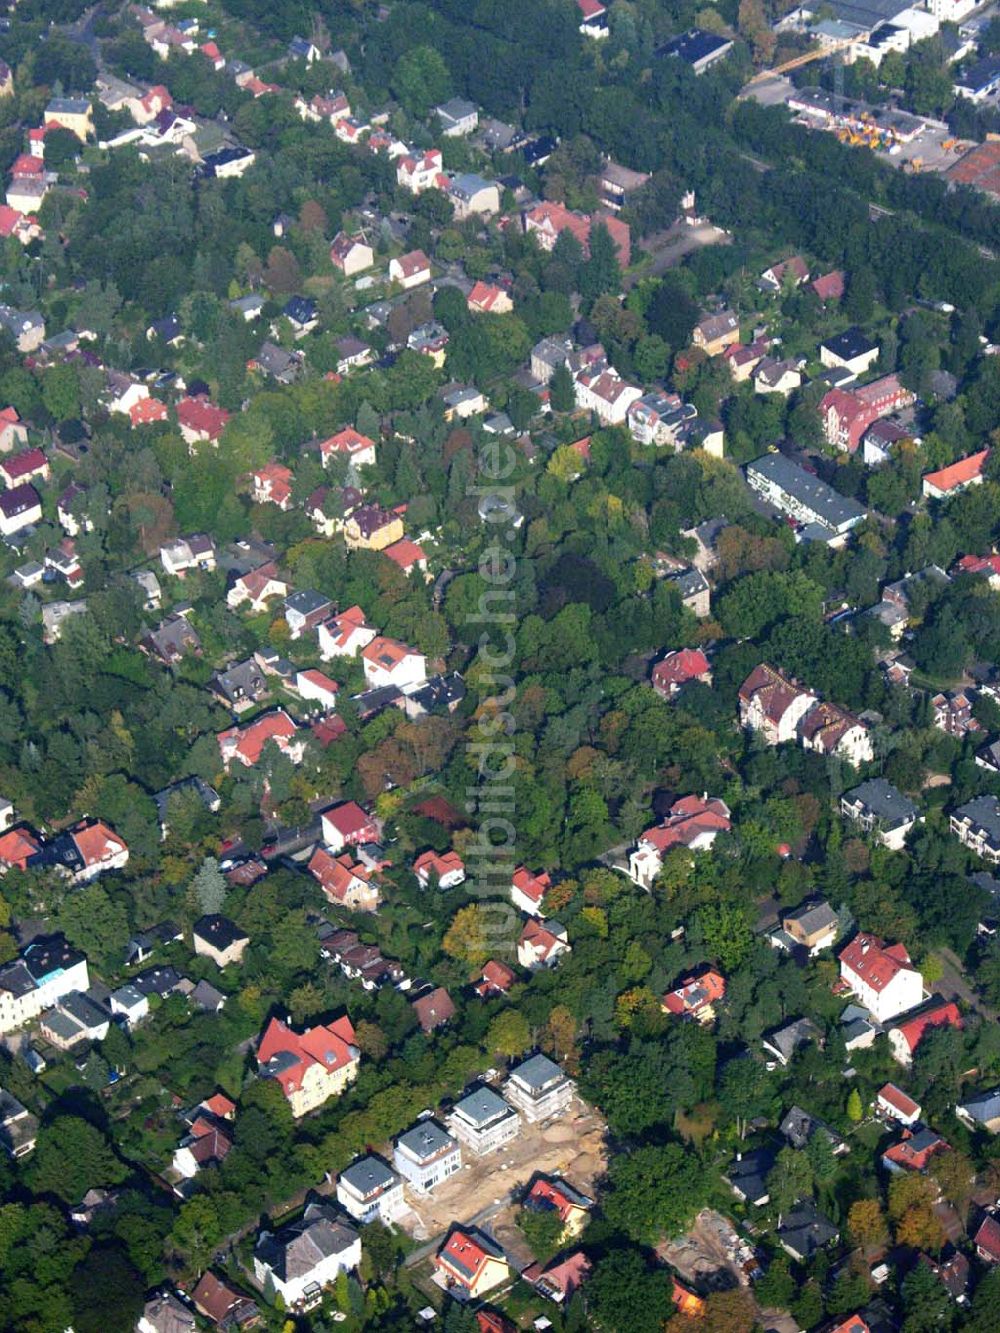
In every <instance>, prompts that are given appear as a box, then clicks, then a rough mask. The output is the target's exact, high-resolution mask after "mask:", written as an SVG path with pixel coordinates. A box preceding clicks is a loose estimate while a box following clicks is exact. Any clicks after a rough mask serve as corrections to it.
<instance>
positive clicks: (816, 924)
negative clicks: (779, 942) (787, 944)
mask: <svg viewBox="0 0 1000 1333" xmlns="http://www.w3.org/2000/svg"><path fill="white" fill-rule="evenodd" d="M781 928H782V930H783V931H784V932H785V934H786V935H787V936H788V937H789V939H790V940H791V941H792V943H793V944H794V945H797V946H798V947H800V948H803V949H806V950H808V952H809V954H810V956H814V955H815V954H818V953H821V952H822V951H823V950H824V949H828V948H829V947H830V945H831V944H833V942H834V941H835V940H836V938H837V934H838V932H839V930H840V918H839V917H838V916H837V913H836V912H835V911H834V910H833V908H832V907H831V906H830V904H829V903H828V902H826V901H825V900H823V899H820V900H819V901H818V902H808V903H803V904H802V906H801V907H796V908H795V910H794V911H793V912H785V913H784V914H783V916H782V918H781Z"/></svg>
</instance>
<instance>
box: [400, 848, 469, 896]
mask: <svg viewBox="0 0 1000 1333" xmlns="http://www.w3.org/2000/svg"><path fill="white" fill-rule="evenodd" d="M413 873H414V875H416V877H417V882H418V883H419V885H420V887H421V888H422V889H426V888H428V887H430V886H433V887H434V888H436V889H442V890H443V889H453V888H455V887H457V885H459V884H461V883H463V882H464V880H465V864H464V862H463V861H462V858H461V857H460V856H459V854H458V852H454V851H450V852H435V851H433V850H429V851H426V852H421V854H420V855H419V856H418V857H417V859H416V860H415V861H414V862H413Z"/></svg>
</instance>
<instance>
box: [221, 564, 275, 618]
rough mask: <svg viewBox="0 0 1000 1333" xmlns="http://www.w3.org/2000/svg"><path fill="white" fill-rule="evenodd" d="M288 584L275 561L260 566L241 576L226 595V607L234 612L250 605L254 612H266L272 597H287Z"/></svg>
mask: <svg viewBox="0 0 1000 1333" xmlns="http://www.w3.org/2000/svg"><path fill="white" fill-rule="evenodd" d="M287 596H288V584H287V583H286V582H285V580H284V579H283V578H281V577H280V576H279V574H278V567H277V565H275V563H274V561H273V560H269V561H268V562H267V563H266V564H263V565H258V567H257V568H256V569H251V570H248V571H247V573H246V574H240V575H238V577H237V578H236V579H235V580H234V582H233V585H232V587H231V588H230V589H229V591H228V592H227V593H226V605H227V606H229V607H230V608H231V609H232V610H234V611H235V610H236V608H237V607H238V606H242V605H243V603H244V602H246V603H248V604H249V610H250V611H253V612H258V611H265V610H266V609H267V604H268V602H269V601H270V600H271V598H272V597H287Z"/></svg>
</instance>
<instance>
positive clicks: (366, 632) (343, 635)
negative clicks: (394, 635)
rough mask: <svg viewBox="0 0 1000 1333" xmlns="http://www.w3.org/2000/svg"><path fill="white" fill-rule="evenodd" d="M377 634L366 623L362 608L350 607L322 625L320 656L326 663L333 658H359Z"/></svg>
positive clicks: (320, 628) (319, 635)
mask: <svg viewBox="0 0 1000 1333" xmlns="http://www.w3.org/2000/svg"><path fill="white" fill-rule="evenodd" d="M377 634H378V631H377V630H376V629H374V628H373V626H371V625H368V624H366V623H365V613H364V612H363V611H362V609H361V607H360V606H350V607H348V608H347V610H346V611H341V612H340V613H339V615H335V616H331V617H330V619H329V620H324V621H323V622H322V623H321V624H320V626H319V630H318V639H319V655H320V657H321V658H322V659H323V661H324V662H328V661H329V660H330V659H331V658H332V657H357V656H358V654H359V653H360V652H361V650H362V649H363V648H367V646H368V645H369V644H370V643H371V641H372V640H373V639H374V638H375V637H376V636H377Z"/></svg>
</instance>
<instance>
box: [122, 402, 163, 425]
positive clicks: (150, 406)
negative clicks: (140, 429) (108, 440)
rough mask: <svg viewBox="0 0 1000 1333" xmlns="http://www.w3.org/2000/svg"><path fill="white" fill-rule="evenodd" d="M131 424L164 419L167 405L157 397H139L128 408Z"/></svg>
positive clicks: (146, 423)
mask: <svg viewBox="0 0 1000 1333" xmlns="http://www.w3.org/2000/svg"><path fill="white" fill-rule="evenodd" d="M128 414H129V416H130V417H131V419H132V425H133V426H145V425H148V424H149V423H150V422H153V421H166V419H167V405H166V403H161V402H160V400H159V398H140V399H139V401H138V402H137V403H133V404H132V406H131V407H130V408H129V410H128Z"/></svg>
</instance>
